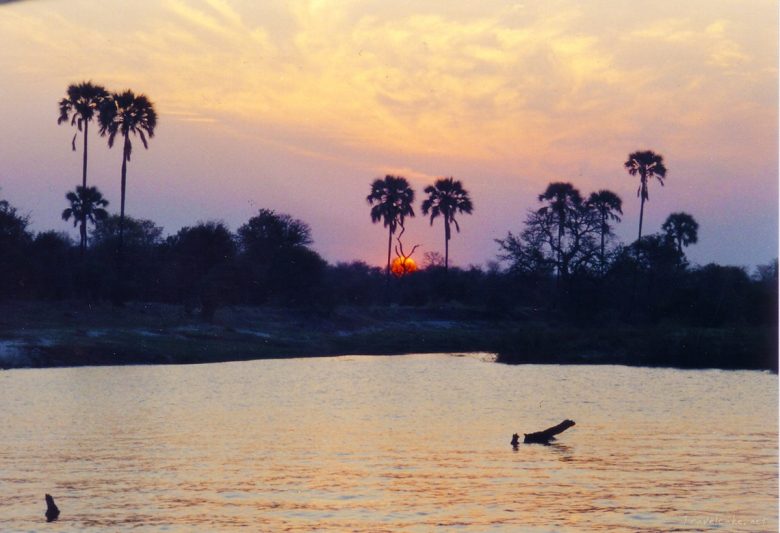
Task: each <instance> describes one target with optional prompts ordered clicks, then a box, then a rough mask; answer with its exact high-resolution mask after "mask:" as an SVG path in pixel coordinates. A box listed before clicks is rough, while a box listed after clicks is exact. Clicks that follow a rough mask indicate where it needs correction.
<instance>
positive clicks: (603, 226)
mask: <svg viewBox="0 0 780 533" xmlns="http://www.w3.org/2000/svg"><path fill="white" fill-rule="evenodd" d="M606 228H607V217H606V216H605V215H602V217H601V273H602V274H603V273H604V235H605V234H606V233H607V231H606Z"/></svg>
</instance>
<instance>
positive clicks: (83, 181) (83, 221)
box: [79, 120, 89, 257]
mask: <svg viewBox="0 0 780 533" xmlns="http://www.w3.org/2000/svg"><path fill="white" fill-rule="evenodd" d="M88 128H89V122H88V121H86V120H85V121H84V163H83V164H82V166H81V186H82V187H83V188H84V190H85V191H86V189H87V131H88ZM80 234H81V246H80V247H79V253H80V254H81V257H84V252H86V250H87V214H86V213H83V214H82V215H81V230H80Z"/></svg>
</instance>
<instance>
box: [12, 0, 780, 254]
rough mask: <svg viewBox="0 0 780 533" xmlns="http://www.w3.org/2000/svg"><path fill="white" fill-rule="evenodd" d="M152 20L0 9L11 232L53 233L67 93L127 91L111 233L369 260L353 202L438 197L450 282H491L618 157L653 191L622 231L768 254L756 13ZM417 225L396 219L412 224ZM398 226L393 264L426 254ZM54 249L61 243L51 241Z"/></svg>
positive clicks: (188, 6)
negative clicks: (157, 234)
mask: <svg viewBox="0 0 780 533" xmlns="http://www.w3.org/2000/svg"><path fill="white" fill-rule="evenodd" d="M748 5H749V9H747V8H746V4H744V3H741V2H725V1H686V2H684V3H681V4H678V2H676V1H653V2H624V1H617V0H616V1H599V2H591V3H587V4H583V3H582V2H575V1H551V2H545V3H539V2H528V3H526V4H524V3H520V2H518V3H515V4H512V3H511V2H506V1H498V0H495V1H490V0H488V1H482V2H479V5H478V6H477V5H476V3H475V2H467V1H463V2H459V1H450V0H447V1H429V2H422V3H418V2H393V3H387V2H380V1H365V2H356V1H326V0H320V1H291V2H273V1H269V2H263V3H262V6H263V7H258V3H257V2H250V1H239V0H235V1H229V0H202V1H194V2H184V1H179V0H159V1H158V0H155V1H135V2H120V1H114V0H107V1H105V2H99V3H98V2H90V1H86V0H84V1H81V0H73V1H70V2H57V1H51V0H35V1H21V2H12V3H8V4H2V5H0V35H3V46H2V47H0V71H2V72H3V75H2V76H3V83H2V84H0V124H2V125H3V132H4V135H3V142H2V143H0V188H2V189H1V190H0V197H2V198H5V199H8V200H9V201H10V202H11V203H12V204H14V205H15V206H16V207H17V208H19V209H20V210H21V211H22V212H24V213H29V215H30V217H31V220H32V227H33V229H35V230H38V231H40V230H46V229H57V230H62V231H69V232H72V229H71V227H70V225H68V224H66V223H65V222H63V221H62V220H60V213H61V211H62V209H64V208H65V207H66V205H65V198H64V195H65V192H66V191H67V190H70V189H72V188H73V187H74V186H75V185H76V184H77V183H80V179H81V152H80V148H79V151H77V152H72V151H71V149H70V140H71V137H72V136H73V133H74V129H73V128H71V127H70V126H67V125H61V126H58V125H57V123H56V118H57V102H58V101H59V99H61V98H62V97H63V96H64V95H65V89H66V87H67V86H68V84H70V83H74V82H80V81H83V80H88V79H90V80H92V81H94V82H96V83H101V84H103V85H105V86H106V87H107V88H108V89H110V90H123V89H126V88H131V89H133V90H134V91H136V92H142V93H145V94H146V95H147V96H148V97H149V98H150V99H151V100H152V101H153V102H154V104H155V106H156V108H157V111H158V113H159V125H158V129H157V131H156V135H155V137H154V138H153V139H152V140H151V143H150V147H149V150H143V148H142V147H141V144H140V143H137V144H136V148H135V151H134V154H133V159H132V161H131V162H130V166H129V171H128V197H127V211H128V213H129V214H131V215H133V216H136V217H142V218H151V219H153V220H155V221H156V222H157V223H158V224H160V225H162V226H163V227H164V228H165V231H166V233H173V232H176V231H177V230H178V229H180V228H181V227H182V226H185V225H191V224H193V223H195V222H197V221H198V220H210V219H221V220H224V221H225V222H226V223H227V224H228V226H230V228H231V229H233V230H235V229H237V228H238V226H240V225H241V224H242V223H244V222H245V221H246V220H247V219H248V218H249V217H251V216H252V215H253V214H254V213H255V212H256V211H257V209H258V208H270V209H275V210H277V211H280V212H285V213H289V214H291V215H293V216H295V217H297V218H301V219H303V220H304V221H306V222H308V223H309V224H310V225H311V226H312V228H313V234H314V239H315V244H314V248H315V249H316V250H317V251H318V252H320V253H321V254H322V255H323V256H324V257H325V258H326V259H327V260H328V261H331V262H334V261H341V260H352V259H363V260H366V261H368V262H369V263H372V264H377V265H380V264H382V263H383V262H384V253H385V243H386V240H385V238H386V237H385V236H386V234H385V230H384V228H382V227H381V225H372V224H371V222H370V217H369V206H368V204H367V203H366V201H365V197H366V195H367V194H368V192H369V185H370V182H371V181H372V180H373V179H374V178H376V177H381V176H383V175H385V174H387V173H392V174H400V175H403V176H405V177H407V178H408V179H409V180H410V182H411V183H412V185H413V186H414V188H415V189H416V191H417V195H418V199H419V200H420V201H421V200H422V190H423V188H424V187H425V186H426V185H428V184H430V183H432V182H433V181H434V179H435V178H436V177H439V176H454V177H455V178H457V179H460V180H462V181H463V183H464V186H465V187H466V188H467V189H468V190H469V191H470V193H471V195H472V198H473V201H474V204H475V211H474V214H473V215H471V216H464V217H463V218H461V228H462V232H461V233H460V234H456V235H455V236H454V238H453V241H452V242H451V247H450V253H451V260H452V262H453V263H454V264H456V265H461V266H466V265H469V264H482V265H484V264H485V263H486V262H487V261H490V260H494V259H495V256H496V253H497V247H496V245H495V243H494V242H493V239H495V238H499V237H503V236H505V235H506V232H507V231H509V230H512V231H518V230H520V229H521V227H522V221H523V219H524V218H525V213H526V211H527V210H528V209H529V208H532V207H535V206H536V205H537V202H536V196H537V195H538V194H539V193H540V192H542V191H543V190H544V188H545V187H546V185H547V183H549V182H551V181H570V182H572V183H573V184H574V185H575V186H577V187H578V188H579V189H580V190H581V191H582V192H583V194H586V195H587V194H588V193H589V192H591V191H594V190H597V189H603V188H607V189H611V190H613V191H615V192H616V193H618V194H619V195H620V196H621V197H622V198H623V201H624V220H623V222H622V223H621V224H620V225H619V226H618V228H617V233H618V235H619V236H620V237H621V238H622V239H623V240H631V239H632V238H634V236H635V234H636V231H637V225H638V214H639V201H638V199H637V197H636V187H637V182H636V180H635V179H634V178H632V177H630V176H628V174H627V173H626V172H625V170H624V169H623V162H624V161H625V160H626V157H627V155H628V154H629V153H630V152H632V151H635V150H645V149H651V150H654V151H656V152H658V153H661V154H662V155H663V156H664V158H665V160H666V163H667V168H668V169H669V172H668V176H667V183H666V186H665V187H663V188H661V187H660V186H658V183H652V184H651V185H650V202H649V204H647V205H646V208H645V222H644V227H645V228H646V229H645V232H646V233H650V232H653V231H658V230H660V225H661V223H662V222H663V220H664V219H665V218H666V216H667V215H669V213H672V212H675V211H686V212H689V213H691V214H692V215H693V216H694V217H695V218H696V219H697V220H698V221H699V223H700V234H699V243H698V244H697V245H695V246H693V247H691V248H690V249H689V251H688V255H689V257H690V258H691V260H692V261H694V262H697V263H700V264H703V263H707V262H710V261H715V262H718V263H722V264H736V265H747V266H752V265H755V264H761V263H766V262H768V261H770V260H771V259H773V258H775V257H776V256H777V249H778V220H777V210H778V52H777V49H778V16H777V15H778V14H777V3H776V2H774V1H758V0H757V1H754V2H750V4H748ZM92 133H93V135H91V138H90V148H91V149H90V174H89V181H90V183H91V184H94V185H97V186H98V187H99V188H100V189H101V191H103V193H104V194H105V195H106V196H107V198H108V199H109V200H110V201H111V206H110V209H112V210H118V207H119V170H120V164H121V152H120V150H119V149H118V148H116V147H115V148H114V149H112V150H108V148H107V146H106V144H105V139H101V138H99V137H98V136H97V135H94V133H95V128H93V130H92ZM416 208H417V211H418V212H419V201H418V204H417V206H416ZM443 233H444V230H443V228H442V226H441V223H440V221H436V222H434V225H433V227H431V226H429V224H428V221H427V220H425V219H424V218H423V217H420V216H418V218H417V219H415V220H414V221H413V222H411V223H409V224H408V225H407V232H406V237H407V239H406V242H408V244H409V248H410V247H411V245H412V244H416V243H419V244H421V245H422V246H421V249H420V250H419V251H418V252H417V254H416V256H417V259H418V260H420V259H422V255H423V253H424V252H429V251H430V252H433V251H438V252H442V251H443ZM72 234H73V235H75V233H72Z"/></svg>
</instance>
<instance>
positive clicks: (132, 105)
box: [98, 90, 157, 256]
mask: <svg viewBox="0 0 780 533" xmlns="http://www.w3.org/2000/svg"><path fill="white" fill-rule="evenodd" d="M98 122H99V123H100V134H101V135H108V147H109V148H111V147H113V146H114V139H115V138H116V136H117V134H119V135H121V136H122V137H124V143H123V146H122V193H121V194H122V196H121V198H122V199H121V204H120V210H119V255H120V256H121V254H122V245H123V240H124V220H125V190H126V185H127V162H128V161H130V155H131V153H132V151H133V144H132V142H130V134H131V133H132V134H134V135H137V136H138V137H139V138H140V139H141V142H142V143H143V145H144V148H149V144H148V142H147V139H146V136H147V135H148V136H149V137H150V138H151V137H154V128H155V126H156V125H157V112H156V111H155V110H154V106H153V105H152V102H150V101H149V99H148V98H147V97H146V96H145V95H143V94H139V95H136V94H135V93H133V91H129V90H127V91H125V92H123V93H112V94H111V95H110V96H109V97H108V98H106V99H105V100H104V101H103V105H101V107H100V114H99V116H98Z"/></svg>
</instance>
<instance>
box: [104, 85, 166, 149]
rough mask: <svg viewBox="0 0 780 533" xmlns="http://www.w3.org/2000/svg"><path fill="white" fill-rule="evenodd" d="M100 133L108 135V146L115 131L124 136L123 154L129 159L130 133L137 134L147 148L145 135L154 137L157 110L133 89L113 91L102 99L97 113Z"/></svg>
mask: <svg viewBox="0 0 780 533" xmlns="http://www.w3.org/2000/svg"><path fill="white" fill-rule="evenodd" d="M98 118H99V122H100V134H101V135H108V147H109V148H112V147H113V146H114V139H115V138H116V135H117V133H119V134H120V135H122V137H124V138H125V145H126V146H127V149H126V153H125V156H126V158H127V160H128V161H130V154H131V153H132V150H133V145H132V142H130V140H129V139H130V134H131V133H132V134H134V135H138V137H140V139H141V142H142V143H143V145H144V148H149V145H148V142H147V139H146V136H147V135H148V136H149V137H150V138H151V137H154V128H155V126H157V112H156V111H155V110H154V105H152V102H150V101H149V99H148V98H147V97H146V95H143V94H139V95H137V96H136V95H135V93H133V91H129V90H128V91H125V92H123V93H113V94H111V96H110V97H109V98H107V99H106V100H104V102H103V105H102V106H101V108H100V115H99V117H98Z"/></svg>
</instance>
